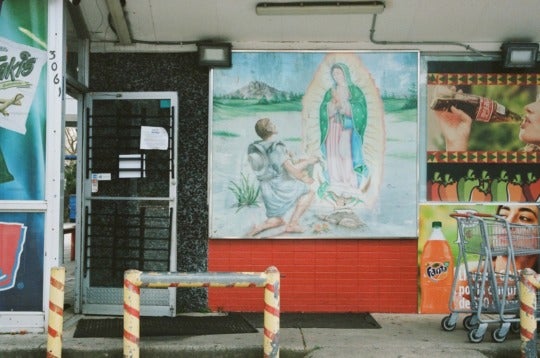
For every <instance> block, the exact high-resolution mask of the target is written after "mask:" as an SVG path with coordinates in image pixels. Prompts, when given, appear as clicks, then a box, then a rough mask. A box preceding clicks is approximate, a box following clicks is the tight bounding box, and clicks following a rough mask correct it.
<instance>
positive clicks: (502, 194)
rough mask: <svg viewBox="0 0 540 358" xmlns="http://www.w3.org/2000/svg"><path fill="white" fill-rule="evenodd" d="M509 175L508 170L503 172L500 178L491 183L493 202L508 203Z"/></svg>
mask: <svg viewBox="0 0 540 358" xmlns="http://www.w3.org/2000/svg"><path fill="white" fill-rule="evenodd" d="M507 187H508V173H507V172H506V170H503V171H501V175H500V176H499V177H498V178H495V179H493V181H492V182H491V200H493V201H501V202H505V201H508V191H507Z"/></svg>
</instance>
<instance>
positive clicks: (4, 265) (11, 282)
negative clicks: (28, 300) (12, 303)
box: [0, 222, 27, 291]
mask: <svg viewBox="0 0 540 358" xmlns="http://www.w3.org/2000/svg"><path fill="white" fill-rule="evenodd" d="M26 229H27V227H26V226H24V225H23V224H20V223H6V222H0V291H6V290H9V289H10V288H12V287H13V286H15V282H16V280H17V271H18V270H19V265H20V262H21V254H22V252H23V249H24V242H25V240H26Z"/></svg>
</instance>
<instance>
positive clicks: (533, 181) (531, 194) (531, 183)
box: [523, 172, 540, 202]
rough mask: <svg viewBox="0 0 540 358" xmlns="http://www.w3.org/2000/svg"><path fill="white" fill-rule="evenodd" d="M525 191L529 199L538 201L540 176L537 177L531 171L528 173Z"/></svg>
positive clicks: (539, 196)
mask: <svg viewBox="0 0 540 358" xmlns="http://www.w3.org/2000/svg"><path fill="white" fill-rule="evenodd" d="M523 193H524V194H525V198H527V201H532V202H535V201H538V199H539V198H540V178H537V177H536V175H534V174H533V173H531V172H529V173H527V179H526V180H525V184H524V185H523Z"/></svg>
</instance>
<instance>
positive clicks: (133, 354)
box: [124, 270, 141, 358]
mask: <svg viewBox="0 0 540 358" xmlns="http://www.w3.org/2000/svg"><path fill="white" fill-rule="evenodd" d="M140 286H141V271H138V270H127V271H126V272H125V273H124V357H125V358H127V357H129V358H138V357H139V341H140V313H141V312H140V311H141V289H140Z"/></svg>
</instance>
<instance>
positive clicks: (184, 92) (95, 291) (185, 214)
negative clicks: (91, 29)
mask: <svg viewBox="0 0 540 358" xmlns="http://www.w3.org/2000/svg"><path fill="white" fill-rule="evenodd" d="M75 3H76V2H63V1H59V0H49V1H48V3H47V2H40V1H32V0H27V1H20V2H17V3H14V2H7V1H4V2H3V4H2V5H1V8H0V19H1V21H0V28H1V29H2V32H1V35H0V39H1V40H2V44H0V46H1V47H2V51H4V52H5V53H6V56H7V57H6V59H4V60H2V61H4V63H7V62H8V60H7V58H14V59H15V60H14V61H18V60H21V61H22V60H25V59H31V60H32V61H33V62H32V63H33V68H34V69H35V71H36V72H34V74H32V75H30V74H28V75H25V78H24V81H25V83H31V84H32V85H31V86H30V87H31V88H32V90H33V93H30V92H28V91H29V89H27V88H24V91H26V92H24V93H22V95H23V96H24V97H20V98H19V97H17V96H18V94H19V92H17V91H16V90H13V88H17V87H16V86H15V84H17V83H18V84H19V85H20V84H21V82H20V81H22V78H21V79H19V78H17V79H14V78H11V79H10V80H11V81H12V82H13V83H12V84H11V85H9V86H8V85H5V86H4V87H1V88H2V89H0V98H1V99H2V100H7V102H5V101H3V102H2V104H0V106H2V107H1V108H2V109H3V110H5V111H7V112H10V110H11V108H13V109H15V108H17V109H19V107H21V108H23V107H24V108H25V109H26V112H24V113H22V112H20V111H17V112H15V111H14V112H13V114H14V115H15V114H16V115H17V116H18V117H17V118H22V119H23V123H25V125H21V124H19V123H20V122H16V121H15V120H12V121H10V120H8V119H7V118H8V117H7V116H5V115H4V116H2V117H0V155H1V157H0V224H1V225H2V226H1V228H2V230H3V231H1V232H0V233H1V235H2V236H1V237H0V239H1V240H2V243H1V245H2V246H1V248H2V255H3V256H2V257H1V259H2V262H0V264H1V266H0V269H1V271H0V278H2V279H1V280H0V285H1V286H0V327H2V331H20V330H23V329H25V330H34V331H40V330H43V329H44V327H45V323H44V322H45V320H46V315H47V307H48V304H47V297H48V290H49V289H48V282H49V271H50V268H51V267H54V266H58V265H62V262H63V260H62V258H61V254H62V229H61V228H62V223H63V218H64V215H63V209H62V203H63V197H64V192H63V189H64V178H63V165H64V160H63V155H64V153H63V147H64V145H63V140H64V138H63V135H62V133H63V131H64V125H65V124H64V120H63V118H64V115H65V109H64V101H65V96H66V95H67V94H69V95H70V96H71V97H73V98H75V99H76V100H77V102H78V119H77V132H78V150H77V167H78V168H77V169H78V173H77V192H76V196H77V201H76V211H77V215H76V220H75V221H76V245H75V260H76V277H75V285H76V287H75V302H74V309H75V312H77V313H83V314H97V313H104V314H121V309H122V301H121V299H122V297H121V295H122V293H121V289H122V277H123V276H122V275H123V272H124V270H126V269H131V268H134V269H139V270H142V271H161V272H164V271H178V272H204V271H212V272H214V271H225V272H262V271H264V270H265V269H266V268H267V267H269V266H276V267H277V268H278V269H279V271H280V273H281V275H282V280H281V311H282V312H396V313H397V312H400V313H413V312H418V310H419V299H420V297H421V296H420V294H419V290H420V285H419V262H420V258H421V253H422V250H423V247H424V243H425V241H426V239H427V237H428V236H429V233H430V229H431V223H432V221H436V220H437V221H442V222H443V229H444V230H445V234H446V236H447V239H448V240H449V241H450V242H452V243H453V242H454V241H455V235H456V228H455V226H456V223H455V220H454V219H453V218H452V217H450V216H449V214H450V213H452V212H455V211H456V210H469V209H474V210H477V211H482V210H483V211H486V212H488V213H494V212H495V210H496V209H497V206H498V205H499V204H501V203H508V202H511V203H529V204H532V203H534V202H537V201H538V198H539V195H540V193H539V189H537V186H538V185H536V184H537V183H538V180H540V179H538V178H537V176H538V175H537V169H536V168H537V167H538V163H539V162H540V156H539V157H538V158H537V156H536V154H535V151H530V152H524V151H522V149H523V148H522V147H523V146H524V145H525V144H526V143H524V142H523V141H522V140H521V139H519V126H518V125H517V124H516V123H509V122H507V123H503V124H492V123H488V124H486V123H480V124H474V125H473V127H472V129H471V135H470V139H469V146H468V147H467V148H462V149H454V148H449V147H448V143H447V141H445V137H444V135H443V133H442V130H441V127H440V124H439V123H440V122H439V120H438V118H437V117H436V113H435V109H433V108H432V107H431V104H432V103H435V100H436V99H437V98H438V97H439V92H438V91H439V88H440V87H444V88H450V87H457V88H459V89H461V91H462V92H465V93H470V94H474V95H475V96H478V97H482V98H489V99H491V100H493V101H496V102H497V103H498V104H499V105H504V106H505V107H507V108H509V109H510V110H512V111H514V112H517V113H519V114H520V115H522V114H523V108H524V107H525V106H526V105H527V104H528V103H531V102H534V101H536V98H537V94H536V91H537V88H538V87H539V85H540V72H539V67H538V64H536V65H535V66H533V67H529V68H525V69H524V68H517V69H516V68H507V67H505V66H503V64H501V61H500V53H498V52H497V53H495V54H492V56H491V57H489V58H488V59H486V58H484V57H482V56H480V55H478V54H476V53H473V52H465V53H464V52H456V53H453V54H451V55H449V54H448V53H446V52H445V53H442V52H441V53H437V52H433V51H432V52H429V53H426V52H422V49H420V50H418V49H417V48H412V47H414V45H413V46H412V47H411V46H403V48H404V49H402V48H399V49H397V50H395V49H393V50H388V49H385V48H377V49H370V50H360V49H349V50H346V51H341V50H336V49H324V50H313V49H310V50H305V49H303V48H301V47H300V48H294V49H287V50H280V49H275V50H266V49H265V50H264V51H261V50H250V49H249V47H248V48H244V49H242V50H240V49H236V48H234V49H233V51H232V65H231V66H230V67H210V68H209V67H206V66H201V65H200V63H199V58H198V54H197V53H196V52H195V50H196V48H195V47H193V50H192V51H178V50H169V51H166V50H161V51H155V52H152V51H131V52H130V51H100V47H99V46H95V47H94V48H93V49H92V46H91V44H90V42H89V40H88V38H87V35H88V33H87V31H88V29H86V31H85V29H84V28H81V27H80V23H79V22H78V20H76V21H73V19H77V18H78V16H81V14H82V12H81V9H80V8H79V5H76V4H75ZM0 4H1V2H0ZM128 6H129V4H128ZM14 14H17V16H15V15H14ZM21 14H27V15H21ZM30 14H32V15H30ZM64 17H65V18H66V21H65V22H59V21H57V20H56V19H58V18H64ZM5 19H9V20H10V21H5ZM64 26H66V28H67V30H66V33H68V34H69V33H72V34H73V33H74V34H76V36H75V38H76V39H75V40H73V38H69V36H64V35H63V34H64V33H65V32H64ZM72 26H73V28H71V27H72ZM20 28H28V29H31V30H30V32H28V31H21V30H20ZM70 28H71V31H70ZM85 33H86V34H85ZM233 40H234V39H233ZM420 47H421V46H420ZM441 47H442V46H441ZM63 54H67V56H64V55H63ZM381 64H384V66H381ZM23 67H24V66H22V65H21V66H20V68H23ZM2 68H4V67H0V71H1V69H2ZM24 68H28V67H24ZM40 71H41V72H40ZM15 72H16V71H11V72H10V73H15ZM21 72H22V71H21ZM29 72H30V71H29ZM31 76H33V77H31ZM339 76H341V77H339ZM8 77H9V76H6V75H4V77H3V79H2V81H4V80H7V79H8ZM338 77H339V78H341V79H342V80H344V81H345V82H346V85H345V86H341V87H340V85H339V83H340V80H339V79H338ZM17 81H19V82H17ZM19 88H23V86H21V87H19ZM338 88H346V90H347V91H346V94H344V95H343V93H340V92H339V90H338ZM340 96H341V97H340ZM23 98H24V100H23ZM10 101H11V105H9V102H10ZM18 101H19V102H21V103H23V104H24V105H19V104H18ZM27 101H28V102H27ZM337 103H339V106H338V105H337ZM4 107H5V108H4ZM338 107H339V108H338ZM345 107H346V108H347V110H345V109H343V108H345ZM10 114H11V113H10ZM9 118H10V119H11V118H12V117H11V116H10V117H9ZM262 118H268V119H269V120H270V122H271V123H273V125H275V127H277V134H278V136H277V138H278V139H279V140H278V144H276V145H275V146H277V148H282V149H275V148H276V147H273V148H274V149H275V152H274V153H279V151H282V153H284V152H285V149H283V148H286V150H287V151H289V152H290V153H292V154H293V155H294V158H293V159H291V160H290V162H291V163H293V164H294V165H297V166H300V169H298V172H300V173H303V174H302V175H299V177H298V178H297V179H295V180H296V181H295V182H296V183H297V184H294V186H295V188H294V190H293V189H286V190H285V193H288V194H287V196H289V194H290V193H291V192H292V191H297V192H298V194H297V195H295V196H292V197H287V198H281V200H274V199H275V196H276V195H278V193H277V191H280V190H281V189H279V188H277V186H276V187H272V188H273V189H268V188H267V187H268V186H272V185H274V184H272V185H270V184H269V182H268V180H269V178H268V177H269V176H271V175H274V177H272V178H271V179H275V178H276V177H277V176H278V175H281V176H282V175H283V173H282V172H279V171H278V172H279V173H274V174H269V172H268V171H267V168H268V166H267V164H268V162H270V161H273V160H277V161H279V159H276V156H278V154H271V153H270V154H268V153H269V152H268V151H267V152H266V153H267V154H264V153H262V154H261V153H259V152H257V150H258V149H257V148H258V146H257V145H260V144H261V142H262V141H264V138H263V137H264V134H261V133H262V132H261V131H260V128H259V127H257V128H259V129H256V124H257V122H258V120H259V119H262ZM13 119H15V118H13ZM488 119H489V118H488ZM480 121H481V120H479V119H476V121H475V123H476V122H480ZM486 121H487V122H489V120H484V122H486ZM261 123H262V122H261ZM509 133H510V134H509ZM261 135H262V136H261ZM332 136H333V137H332ZM343 136H345V137H343ZM509 136H514V137H516V138H518V139H516V140H514V139H509V138H507V137H509ZM343 138H346V139H343ZM485 138H489V140H484V139H485ZM254 143H255V144H257V145H254ZM274 149H272V150H274ZM523 153H527V154H523ZM265 155H268V157H266V156H265ZM282 155H285V154H282ZM287 155H288V154H287ZM281 160H285V159H283V158H282V159H281ZM302 161H309V163H308V164H306V165H305V166H303V164H302V163H303V162H302ZM334 162H335V163H334ZM293 172H294V171H293ZM291 176H293V174H290V175H289V176H288V177H287V180H288V181H289V183H288V184H287V183H285V184H286V185H289V184H290V181H294V180H293V179H291ZM519 178H520V180H518V179H519ZM282 179H283V178H282ZM282 181H286V180H282ZM514 184H515V185H516V186H517V187H519V188H514V186H513V185H514ZM275 185H278V183H275ZM279 185H280V184H279ZM290 185H292V184H290ZM497 185H499V187H498V186H497ZM265 188H266V189H265ZM497 188H499V189H497ZM501 188H502V189H501ZM510 189H512V190H510ZM504 193H506V195H505V194H504ZM519 193H521V195H520V194H519ZM272 198H274V199H272ZM304 204H305V206H304ZM298 208H299V209H298ZM295 209H298V210H299V211H298V215H299V218H298V220H297V221H295V220H294V217H292V218H291V215H294V214H292V213H293V212H294V211H295ZM269 217H270V218H282V220H281V219H280V220H278V219H275V220H274V219H273V220H268V218H269ZM8 237H9V238H12V239H9V240H13V242H11V241H10V242H9V243H7V241H8ZM454 244H455V243H454ZM456 247H457V246H456V245H454V246H453V250H454V255H455V252H456ZM8 250H9V252H8ZM454 259H455V257H454ZM420 271H421V270H420ZM4 275H5V276H4ZM4 277H5V278H4ZM23 297H24V299H22V298H23ZM143 297H146V298H143V302H142V305H143V311H145V312H146V314H150V315H169V314H175V313H176V312H182V311H200V310H206V309H210V310H212V311H261V310H262V309H263V308H264V302H263V301H262V299H261V292H260V290H259V289H257V288H253V289H251V288H250V289H243V290H235V289H231V288H193V289H168V290H161V291H159V292H157V291H150V290H149V291H147V292H146V293H143Z"/></svg>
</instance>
